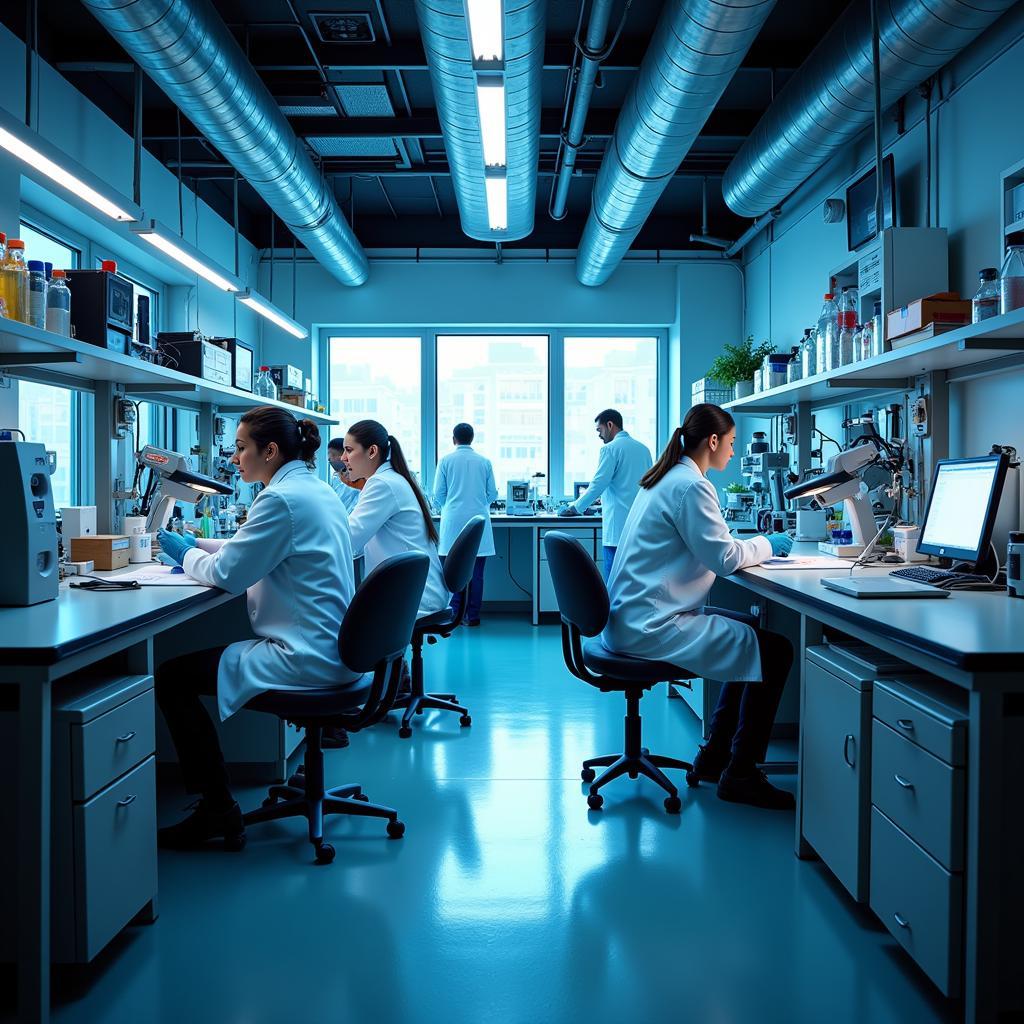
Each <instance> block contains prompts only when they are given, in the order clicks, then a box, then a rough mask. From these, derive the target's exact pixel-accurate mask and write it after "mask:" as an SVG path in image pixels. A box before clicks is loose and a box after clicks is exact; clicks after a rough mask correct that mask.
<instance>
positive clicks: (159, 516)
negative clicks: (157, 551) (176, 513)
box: [135, 444, 234, 533]
mask: <svg viewBox="0 0 1024 1024" xmlns="http://www.w3.org/2000/svg"><path fill="white" fill-rule="evenodd" d="M135 461H136V462H137V463H138V466H139V472H141V471H142V470H144V469H148V470H149V471H150V473H151V478H150V480H151V482H150V485H149V486H148V487H147V488H146V492H145V495H144V496H143V499H142V509H141V511H142V513H143V514H144V515H147V513H148V515H147V518H146V532H147V533H155V532H156V531H157V530H162V529H163V528H164V527H165V526H166V525H167V520H168V519H169V518H170V514H171V509H172V508H173V506H174V502H175V501H187V502H190V503H193V504H194V503H195V502H197V501H198V500H199V499H200V498H202V497H203V496H204V495H209V494H232V493H234V492H233V489H232V488H231V487H230V486H229V485H228V484H225V483H221V482H220V481H219V480H214V479H213V478H212V477H208V476H203V475H202V474H200V473H193V472H192V471H191V470H190V469H189V468H188V461H187V460H186V459H185V456H184V455H179V454H178V453H177V452H169V451H166V450H165V449H163V448H156V447H154V446H153V445H150V444H148V445H146V447H145V448H143V449H142V451H141V452H137V453H136V455H135ZM158 489H159V491H160V500H159V501H158V502H157V503H156V504H155V505H153V504H152V502H153V499H154V497H155V496H156V492H157V490H158Z"/></svg>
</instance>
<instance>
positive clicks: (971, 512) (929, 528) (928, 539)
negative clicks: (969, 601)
mask: <svg viewBox="0 0 1024 1024" xmlns="http://www.w3.org/2000/svg"><path fill="white" fill-rule="evenodd" d="M1008 461H1009V460H1008V459H1007V458H1006V455H1005V454H998V455H983V456H981V457H979V458H974V459H942V460H941V461H940V462H939V463H938V464H937V465H936V467H935V475H934V476H933V477H932V486H931V490H930V491H929V493H928V507H927V508H926V509H925V513H924V523H922V525H921V539H920V541H919V542H918V545H917V550H918V551H921V552H923V553H924V554H926V555H935V556H936V557H938V558H953V559H956V560H958V561H963V562H974V563H977V562H979V561H981V560H982V559H983V558H985V557H986V556H987V555H988V547H989V543H990V542H991V540H992V527H993V525H994V524H995V519H996V512H997V511H998V509H999V498H1000V495H1001V494H1002V493H1003V481H1004V480H1005V479H1006V469H1007V463H1008Z"/></svg>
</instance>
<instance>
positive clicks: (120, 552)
mask: <svg viewBox="0 0 1024 1024" xmlns="http://www.w3.org/2000/svg"><path fill="white" fill-rule="evenodd" d="M130 547H131V541H130V540H129V539H128V538H127V537H124V536H117V535H115V534H111V533H101V534H97V535H96V536H95V537H72V538H71V561H73V562H94V563H95V565H96V568H97V569H101V570H104V571H109V570H111V569H123V568H124V567H125V566H126V565H127V564H128V554H129V549H130Z"/></svg>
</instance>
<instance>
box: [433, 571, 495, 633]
mask: <svg viewBox="0 0 1024 1024" xmlns="http://www.w3.org/2000/svg"><path fill="white" fill-rule="evenodd" d="M446 557H447V556H446ZM442 561H444V559H442ZM486 564H487V559H486V558H478V559H477V560H476V562H474V564H473V578H472V579H471V580H470V581H469V600H468V601H467V602H466V619H465V621H466V622H479V621H480V606H481V605H482V604H483V603H484V568H485V567H486ZM461 607H462V594H461V593H458V594H453V595H452V611H453V612H455V614H456V615H458V614H459V609H460V608H461Z"/></svg>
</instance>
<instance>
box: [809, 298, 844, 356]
mask: <svg viewBox="0 0 1024 1024" xmlns="http://www.w3.org/2000/svg"><path fill="white" fill-rule="evenodd" d="M824 299H825V303H824V305H823V306H822V307H821V312H820V313H819V314H818V330H817V335H816V341H815V370H814V372H815V373H825V372H826V371H827V370H831V369H832V366H833V364H832V356H833V354H834V352H835V343H836V336H837V330H838V324H837V319H838V316H839V309H838V307H837V306H836V303H835V296H834V295H833V294H832V293H831V292H826V293H825V296H824Z"/></svg>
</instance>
